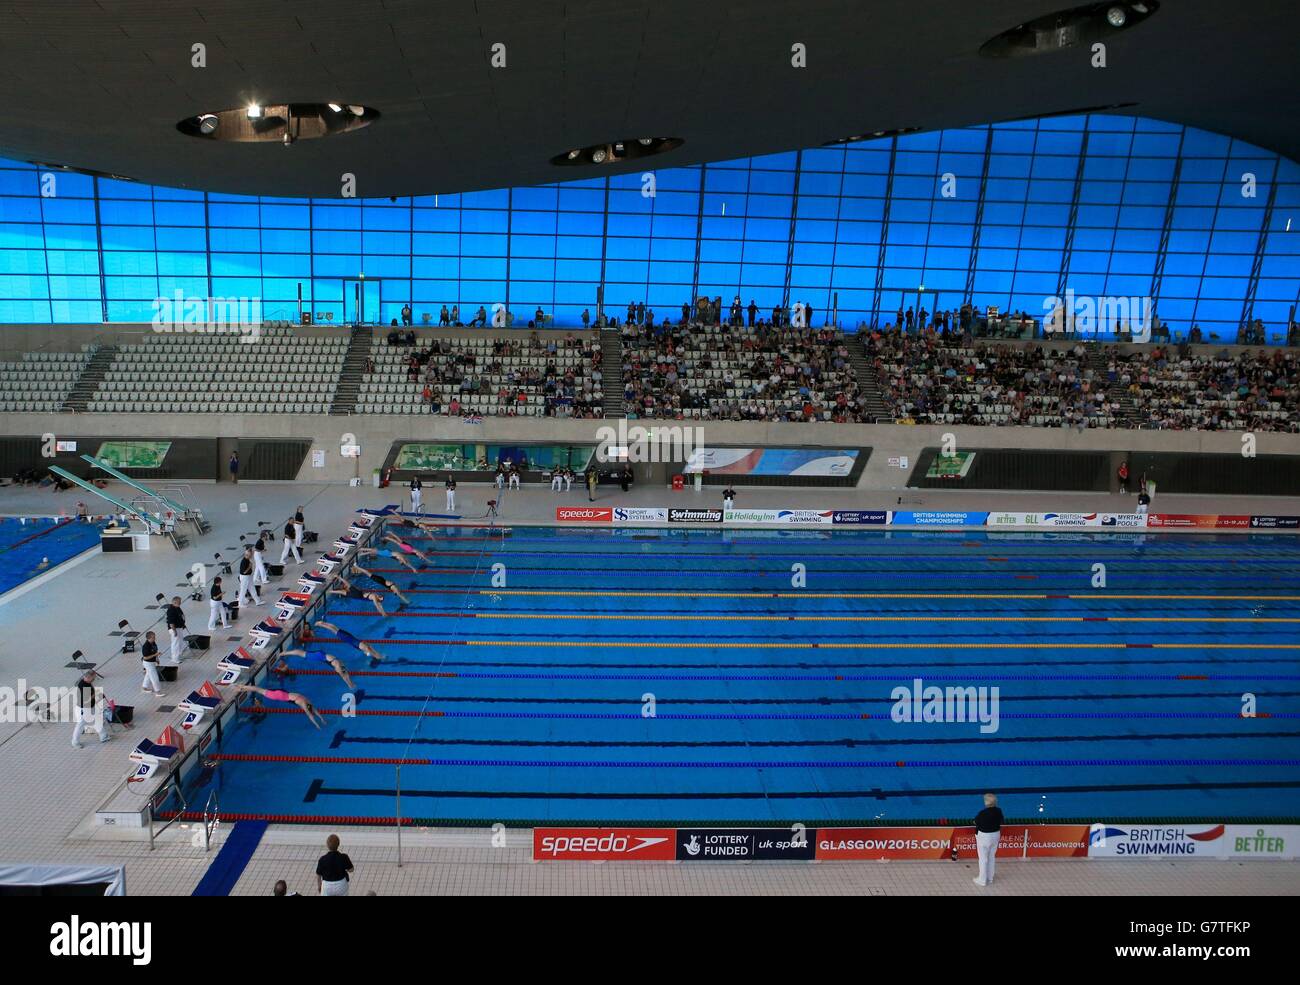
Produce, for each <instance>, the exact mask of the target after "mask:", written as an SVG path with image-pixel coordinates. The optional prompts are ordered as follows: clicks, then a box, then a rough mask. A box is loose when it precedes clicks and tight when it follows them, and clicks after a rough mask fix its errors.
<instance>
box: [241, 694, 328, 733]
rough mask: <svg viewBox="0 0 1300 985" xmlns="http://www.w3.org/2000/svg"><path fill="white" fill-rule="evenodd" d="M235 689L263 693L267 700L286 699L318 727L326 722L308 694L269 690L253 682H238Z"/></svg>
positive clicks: (285, 700)
mask: <svg viewBox="0 0 1300 985" xmlns="http://www.w3.org/2000/svg"><path fill="white" fill-rule="evenodd" d="M235 690H236V691H239V692H240V693H241V694H242V693H246V692H249V691H251V692H252V693H253V694H257V695H261V696H262V697H264V698H266V700H267V701H284V702H288V703H291V704H295V705H297V706H298V707H299V708H301V709H302V711H303V714H305V715H306V716H307V720H308V721H310V722H311V723H312V724H313V725H315V726H316V727H317V728H320V727H321V726H322V725H324V724H325V719H323V718H321V717H320V714H319V713H318V712H317V711H316V709H315V708H313V707H312V704H311V702H310V701H308V700H307V698H306V696H305V695H301V694H299V693H298V692H296V691H276V690H268V689H267V688H264V687H255V686H254V685H252V684H236V685H235Z"/></svg>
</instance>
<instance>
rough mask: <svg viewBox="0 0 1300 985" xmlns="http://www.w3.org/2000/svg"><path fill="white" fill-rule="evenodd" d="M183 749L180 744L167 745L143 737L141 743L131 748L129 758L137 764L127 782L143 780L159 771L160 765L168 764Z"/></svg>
mask: <svg viewBox="0 0 1300 985" xmlns="http://www.w3.org/2000/svg"><path fill="white" fill-rule="evenodd" d="M180 751H181V748H180V746H165V745H163V744H162V743H160V742H154V741H153V740H152V739H141V740H140V742H139V744H138V745H137V746H136V747H135V748H134V749H132V750H131V752H130V754H129V755H128V756H127V758H128V759H129V760H130V761H131V762H133V763H135V764H136V767H135V772H134V773H132V774H131V776H130V777H129V778H128V779H127V781H126V782H127V783H139V782H140V781H141V780H147V779H149V777H151V776H153V775H154V774H155V773H157V772H158V767H160V766H166V765H167V764H168V763H170V762H171V761H172V759H174V758H175V757H176V756H177V755H179V753H180Z"/></svg>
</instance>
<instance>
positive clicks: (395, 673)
mask: <svg viewBox="0 0 1300 985" xmlns="http://www.w3.org/2000/svg"><path fill="white" fill-rule="evenodd" d="M299 674H309V675H312V676H316V677H333V676H334V671H332V670H295V671H293V672H292V674H290V675H286V676H292V677H296V676H298V675H299ZM348 674H349V676H351V677H459V676H460V674H457V673H455V672H453V671H450V670H350V671H348Z"/></svg>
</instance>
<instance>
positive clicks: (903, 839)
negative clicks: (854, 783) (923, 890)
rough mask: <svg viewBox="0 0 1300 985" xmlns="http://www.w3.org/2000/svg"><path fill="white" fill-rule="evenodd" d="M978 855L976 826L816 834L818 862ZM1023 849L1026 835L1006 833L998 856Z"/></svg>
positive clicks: (830, 830) (1009, 855) (840, 830)
mask: <svg viewBox="0 0 1300 985" xmlns="http://www.w3.org/2000/svg"><path fill="white" fill-rule="evenodd" d="M954 844H955V845H956V848H957V857H958V858H975V857H976V854H975V829H974V828H973V827H971V828H954V827H947V828H942V827H932V828H931V827H926V828H921V827H915V828H903V827H900V828H822V829H820V830H819V831H818V834H817V861H819V862H883V861H900V862H901V861H922V862H937V861H939V860H941V859H947V858H951V857H952V850H953V846H954ZM1023 853H1024V835H1023V833H1022V834H1021V835H1020V838H1019V840H1014V841H1013V839H1011V838H1007V837H1004V838H1003V839H1002V841H1001V843H999V845H998V858H1019V857H1021V856H1022V855H1023Z"/></svg>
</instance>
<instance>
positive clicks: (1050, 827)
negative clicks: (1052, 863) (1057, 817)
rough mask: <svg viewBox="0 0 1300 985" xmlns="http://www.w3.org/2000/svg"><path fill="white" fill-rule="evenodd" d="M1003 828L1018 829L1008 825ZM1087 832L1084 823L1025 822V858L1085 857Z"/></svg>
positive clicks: (1007, 829) (1086, 852)
mask: <svg viewBox="0 0 1300 985" xmlns="http://www.w3.org/2000/svg"><path fill="white" fill-rule="evenodd" d="M1003 830H1004V831H1016V830H1018V829H1017V828H1016V826H1014V825H1009V826H1008V827H1006V828H1004V829H1003ZM1088 833H1089V829H1088V825H1086V824H1026V825H1025V826H1024V839H1025V858H1086V857H1087V855H1088ZM999 854H1000V853H999Z"/></svg>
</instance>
